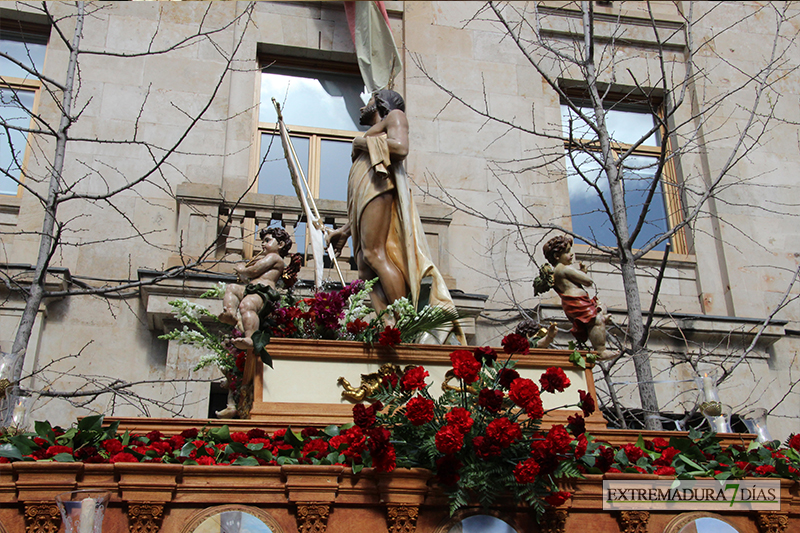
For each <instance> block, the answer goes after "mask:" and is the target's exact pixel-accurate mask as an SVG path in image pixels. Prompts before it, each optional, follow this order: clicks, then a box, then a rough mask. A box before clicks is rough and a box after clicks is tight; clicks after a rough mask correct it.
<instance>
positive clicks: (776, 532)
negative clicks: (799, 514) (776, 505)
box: [756, 512, 789, 533]
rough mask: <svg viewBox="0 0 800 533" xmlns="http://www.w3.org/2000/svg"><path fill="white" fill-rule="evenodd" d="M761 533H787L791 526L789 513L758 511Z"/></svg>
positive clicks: (757, 521)
mask: <svg viewBox="0 0 800 533" xmlns="http://www.w3.org/2000/svg"><path fill="white" fill-rule="evenodd" d="M756 524H758V531H759V532H760V533H786V531H787V528H788V527H789V515H788V514H783V513H770V512H761V513H758V518H757V519H756Z"/></svg>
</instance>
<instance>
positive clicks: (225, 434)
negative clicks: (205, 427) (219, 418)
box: [208, 424, 231, 442]
mask: <svg viewBox="0 0 800 533" xmlns="http://www.w3.org/2000/svg"><path fill="white" fill-rule="evenodd" d="M208 434H209V436H210V437H211V438H212V439H214V440H217V441H220V442H228V441H229V440H231V431H230V429H228V426H227V424H226V425H224V426H220V427H216V428H211V430H210V431H209V432H208Z"/></svg>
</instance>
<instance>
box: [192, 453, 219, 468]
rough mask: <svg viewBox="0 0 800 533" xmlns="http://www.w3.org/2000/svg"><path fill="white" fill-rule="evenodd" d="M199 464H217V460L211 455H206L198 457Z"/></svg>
mask: <svg viewBox="0 0 800 533" xmlns="http://www.w3.org/2000/svg"><path fill="white" fill-rule="evenodd" d="M197 464H199V465H204V466H213V465H215V464H217V460H216V459H214V458H213V457H211V456H210V455H204V456H203V457H198V458H197Z"/></svg>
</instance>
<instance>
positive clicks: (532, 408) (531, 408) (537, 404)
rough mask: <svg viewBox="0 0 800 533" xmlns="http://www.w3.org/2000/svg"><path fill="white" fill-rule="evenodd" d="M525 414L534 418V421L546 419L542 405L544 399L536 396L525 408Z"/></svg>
mask: <svg viewBox="0 0 800 533" xmlns="http://www.w3.org/2000/svg"><path fill="white" fill-rule="evenodd" d="M524 409H525V414H526V415H528V418H532V419H534V420H541V419H542V417H544V405H543V404H542V399H541V398H540V397H539V396H536V397H534V398H532V399H531V401H530V402H528V403H527V404H526V405H525V407H524Z"/></svg>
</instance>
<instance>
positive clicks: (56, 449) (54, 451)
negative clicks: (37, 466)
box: [45, 445, 72, 457]
mask: <svg viewBox="0 0 800 533" xmlns="http://www.w3.org/2000/svg"><path fill="white" fill-rule="evenodd" d="M45 453H46V454H47V457H55V456H56V455H58V454H59V453H68V454H70V455H72V448H70V447H69V446H58V445H56V446H50V447H48V448H47V451H46V452H45Z"/></svg>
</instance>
